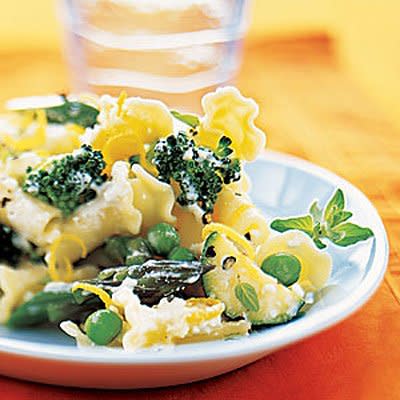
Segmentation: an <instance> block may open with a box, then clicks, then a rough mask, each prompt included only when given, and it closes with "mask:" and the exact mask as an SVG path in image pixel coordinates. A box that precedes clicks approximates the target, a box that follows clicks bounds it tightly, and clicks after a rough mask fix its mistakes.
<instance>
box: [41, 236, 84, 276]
mask: <svg viewBox="0 0 400 400" xmlns="http://www.w3.org/2000/svg"><path fill="white" fill-rule="evenodd" d="M68 240H69V241H71V242H74V243H76V244H78V245H79V246H80V247H81V250H82V253H81V258H85V257H86V255H87V249H86V246H85V243H83V241H82V239H81V238H79V237H78V236H76V235H72V234H68V233H64V234H62V235H60V236H59V237H58V238H57V239H56V240H55V241H54V242H53V243H52V244H51V246H50V251H49V254H50V256H49V261H48V269H49V275H50V278H51V280H52V281H60V280H62V277H61V276H60V274H59V272H58V271H57V250H58V248H59V247H60V245H61V243H62V242H63V241H68ZM66 259H67V257H65V258H64V262H65V267H66V279H70V280H72V275H73V272H72V271H73V266H72V263H71V261H70V260H69V259H68V262H66V261H65V260H66Z"/></svg>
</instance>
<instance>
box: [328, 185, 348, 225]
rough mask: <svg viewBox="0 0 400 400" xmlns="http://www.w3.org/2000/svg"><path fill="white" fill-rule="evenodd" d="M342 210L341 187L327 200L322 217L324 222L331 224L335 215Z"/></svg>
mask: <svg viewBox="0 0 400 400" xmlns="http://www.w3.org/2000/svg"><path fill="white" fill-rule="evenodd" d="M343 210H344V195H343V191H342V190H341V189H337V190H336V192H335V194H334V195H333V196H332V198H331V199H330V200H329V202H328V204H327V205H326V207H325V210H324V219H325V221H326V223H327V224H328V225H330V226H332V223H333V222H334V218H335V215H337V214H338V213H340V212H341V211H343Z"/></svg>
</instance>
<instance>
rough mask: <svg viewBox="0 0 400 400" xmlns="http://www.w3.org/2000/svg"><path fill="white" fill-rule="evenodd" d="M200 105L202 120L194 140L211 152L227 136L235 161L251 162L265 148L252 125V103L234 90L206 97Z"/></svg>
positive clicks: (261, 134) (254, 111)
mask: <svg viewBox="0 0 400 400" xmlns="http://www.w3.org/2000/svg"><path fill="white" fill-rule="evenodd" d="M201 104H202V107H203V111H204V117H203V118H202V120H201V124H200V127H199V134H198V135H196V136H195V140H196V141H197V142H198V143H201V144H203V145H205V146H209V147H211V148H215V147H216V145H217V143H218V140H219V139H220V138H221V137H222V136H228V137H229V138H230V139H231V140H232V147H233V149H234V150H235V154H236V156H237V157H239V158H241V159H244V160H246V161H251V160H254V159H255V158H256V156H257V155H258V154H259V152H260V151H261V150H262V149H263V148H264V146H265V134H264V132H263V131H261V129H259V128H257V127H256V126H255V124H254V120H255V118H256V117H257V115H258V106H257V104H256V103H255V101H254V100H252V99H249V98H245V97H243V96H242V95H241V93H240V92H239V91H238V90H237V89H236V88H233V87H225V88H219V89H217V90H216V91H215V92H212V93H208V94H206V95H205V96H204V97H203V98H202V101H201Z"/></svg>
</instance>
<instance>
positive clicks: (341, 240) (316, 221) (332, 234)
mask: <svg viewBox="0 0 400 400" xmlns="http://www.w3.org/2000/svg"><path fill="white" fill-rule="evenodd" d="M352 216H353V213H352V212H350V211H347V210H345V199H344V194H343V191H342V190H341V189H337V190H336V192H335V193H334V194H333V196H332V197H331V199H330V200H329V201H328V203H327V204H326V206H325V208H324V209H323V210H322V209H321V208H320V206H319V205H318V201H314V202H313V203H312V204H311V207H310V209H309V214H308V215H304V216H301V217H294V218H286V219H275V220H274V221H273V222H272V223H271V228H272V229H274V230H276V231H278V232H286V231H289V230H299V231H302V232H304V233H306V234H307V235H308V236H310V237H311V239H312V240H313V241H314V243H315V245H316V246H317V247H318V248H319V249H324V248H325V247H326V244H325V243H324V242H323V240H325V239H326V240H330V241H331V242H332V243H334V244H336V245H337V246H342V247H346V246H350V245H352V244H356V243H358V242H360V241H363V240H367V239H369V238H370V237H372V236H373V235H374V233H373V232H372V230H371V229H369V228H364V227H361V226H359V225H356V224H354V223H352V222H348V220H349V219H350V218H351V217H352Z"/></svg>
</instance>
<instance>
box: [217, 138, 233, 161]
mask: <svg viewBox="0 0 400 400" xmlns="http://www.w3.org/2000/svg"><path fill="white" fill-rule="evenodd" d="M231 144H232V140H231V139H230V138H229V137H228V136H222V137H221V139H219V142H218V146H217V148H216V149H215V154H216V155H217V156H218V157H221V158H224V157H228V156H229V155H231V154H232V153H233V150H232V149H231V148H230V147H229V146H230V145H231Z"/></svg>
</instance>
